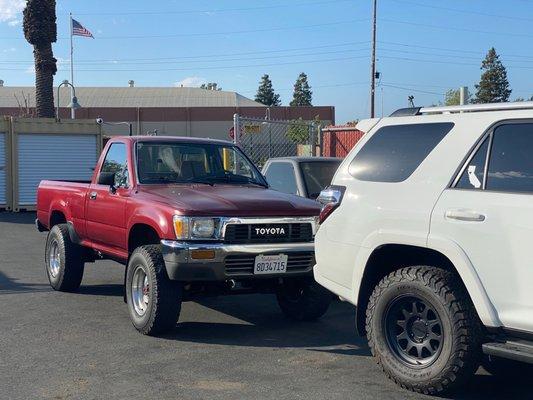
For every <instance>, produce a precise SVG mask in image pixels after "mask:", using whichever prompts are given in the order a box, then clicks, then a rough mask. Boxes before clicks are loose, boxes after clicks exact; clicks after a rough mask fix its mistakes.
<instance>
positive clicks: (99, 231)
mask: <svg viewBox="0 0 533 400" xmlns="http://www.w3.org/2000/svg"><path fill="white" fill-rule="evenodd" d="M112 173H113V174H114V185H113V186H111V185H109V184H104V183H103V181H104V180H105V176H104V175H106V174H107V176H108V177H109V174H112ZM129 186H130V179H129V173H128V162H127V150H126V144H125V143H121V142H117V143H112V144H111V146H110V147H109V149H108V151H107V154H106V156H105V159H104V161H103V163H102V165H101V168H100V171H99V172H98V175H97V176H96V180H95V182H94V183H92V184H91V186H90V187H89V191H88V193H87V203H86V204H87V213H86V221H87V237H88V238H89V239H90V240H91V241H93V242H95V243H102V244H104V245H106V246H110V247H115V248H119V249H126V248H127V239H126V203H127V201H128V197H129V195H130V189H129Z"/></svg>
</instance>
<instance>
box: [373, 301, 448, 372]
mask: <svg viewBox="0 0 533 400" xmlns="http://www.w3.org/2000/svg"><path fill="white" fill-rule="evenodd" d="M383 323H384V328H385V332H386V336H387V343H388V345H389V348H390V349H391V350H392V352H393V354H394V355H395V356H396V357H397V358H398V359H399V360H400V361H401V362H402V363H404V364H406V365H408V366H410V367H426V366H428V365H430V364H432V363H433V362H434V361H435V360H436V359H437V358H438V356H439V354H440V352H441V350H442V345H443V342H444V341H443V327H442V321H441V319H440V316H439V315H438V313H437V312H436V311H435V309H434V308H433V306H432V305H431V304H430V303H429V302H427V301H426V300H423V299H421V298H419V297H415V296H412V295H407V296H399V297H397V298H396V299H394V300H393V301H392V302H391V303H390V304H389V306H388V308H387V311H386V313H385V318H384V320H383Z"/></svg>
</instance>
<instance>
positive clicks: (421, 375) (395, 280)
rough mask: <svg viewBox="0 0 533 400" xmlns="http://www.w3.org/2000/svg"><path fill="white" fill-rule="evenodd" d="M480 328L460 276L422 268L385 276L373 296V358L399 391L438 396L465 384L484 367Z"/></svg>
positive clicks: (369, 322)
mask: <svg viewBox="0 0 533 400" xmlns="http://www.w3.org/2000/svg"><path fill="white" fill-rule="evenodd" d="M479 327H480V324H479V322H478V319H477V315H476V314H475V311H474V309H473V305H472V304H471V301H470V299H469V297H468V295H467V294H466V291H465V290H464V288H463V286H462V284H461V282H460V281H459V280H458V279H457V278H456V276H455V275H454V274H452V273H450V272H448V271H445V270H443V269H440V268H435V267H428V266H417V267H406V268H402V269H399V270H397V271H394V272H392V273H390V274H389V275H387V276H386V277H384V278H383V279H382V280H381V281H380V282H379V284H378V285H377V286H376V287H375V288H374V292H373V293H372V295H371V296H370V300H369V304H368V308H367V313H366V330H367V335H368V341H369V345H370V348H371V350H372V354H373V355H374V357H375V358H376V360H377V362H378V364H379V365H380V366H381V368H382V369H383V371H384V372H385V373H386V374H387V375H388V376H389V377H390V378H391V379H392V380H393V381H395V382H396V383H397V384H399V385H400V386H402V387H404V388H406V389H409V390H413V391H416V392H421V393H426V394H436V393H441V392H444V391H448V390H450V389H452V388H453V387H454V386H456V385H458V384H460V383H461V382H464V380H465V379H466V378H468V377H469V376H470V375H471V374H473V373H474V372H475V369H476V368H477V366H478V363H479V354H480V348H481V347H480V338H481V334H480V329H479Z"/></svg>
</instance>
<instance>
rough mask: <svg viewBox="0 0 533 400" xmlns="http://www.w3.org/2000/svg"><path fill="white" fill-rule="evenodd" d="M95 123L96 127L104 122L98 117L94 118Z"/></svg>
mask: <svg viewBox="0 0 533 400" xmlns="http://www.w3.org/2000/svg"><path fill="white" fill-rule="evenodd" d="M96 123H97V124H98V125H102V124H103V123H104V120H103V119H102V118H100V117H98V118H96Z"/></svg>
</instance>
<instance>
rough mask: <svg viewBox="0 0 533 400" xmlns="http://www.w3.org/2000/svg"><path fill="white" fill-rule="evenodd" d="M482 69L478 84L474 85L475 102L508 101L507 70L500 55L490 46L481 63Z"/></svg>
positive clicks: (509, 92) (509, 90)
mask: <svg viewBox="0 0 533 400" xmlns="http://www.w3.org/2000/svg"><path fill="white" fill-rule="evenodd" d="M481 69H482V70H484V72H483V74H482V75H481V80H480V81H479V84H478V85H476V89H477V93H476V99H475V102H476V103H499V102H506V101H509V96H510V95H511V89H509V81H508V80H507V70H506V69H505V67H504V66H503V64H502V62H501V61H500V56H499V55H498V54H496V50H495V49H494V47H492V48H491V49H490V50H489V52H488V53H487V56H486V57H485V59H484V60H483V62H482V64H481Z"/></svg>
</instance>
